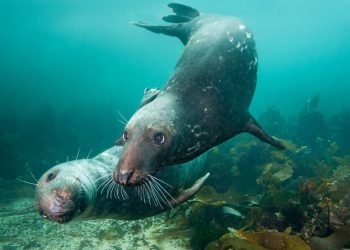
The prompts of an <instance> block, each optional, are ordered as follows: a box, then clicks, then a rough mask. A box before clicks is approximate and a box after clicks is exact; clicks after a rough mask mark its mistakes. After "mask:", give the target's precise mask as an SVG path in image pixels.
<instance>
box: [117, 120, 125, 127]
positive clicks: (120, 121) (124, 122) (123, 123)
mask: <svg viewBox="0 0 350 250" xmlns="http://www.w3.org/2000/svg"><path fill="white" fill-rule="evenodd" d="M118 122H120V123H121V124H123V125H125V126H126V123H125V122H123V121H121V120H118Z"/></svg>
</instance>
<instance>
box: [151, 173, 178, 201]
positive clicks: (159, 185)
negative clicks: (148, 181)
mask: <svg viewBox="0 0 350 250" xmlns="http://www.w3.org/2000/svg"><path fill="white" fill-rule="evenodd" d="M153 180H154V184H156V185H157V186H158V187H159V188H161V189H162V190H163V191H164V192H165V193H166V194H167V195H168V196H169V197H170V198H171V199H172V200H173V201H176V200H175V199H174V197H173V196H172V195H171V194H170V193H169V192H168V191H167V190H166V189H165V188H164V187H163V186H162V185H161V184H160V183H158V182H157V181H156V179H153ZM169 205H170V203H169ZM170 206H171V205H170Z"/></svg>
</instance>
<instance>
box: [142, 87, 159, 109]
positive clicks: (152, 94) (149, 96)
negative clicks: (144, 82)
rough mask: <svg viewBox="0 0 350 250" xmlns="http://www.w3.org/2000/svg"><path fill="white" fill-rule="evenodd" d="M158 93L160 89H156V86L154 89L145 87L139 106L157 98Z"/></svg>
mask: <svg viewBox="0 0 350 250" xmlns="http://www.w3.org/2000/svg"><path fill="white" fill-rule="evenodd" d="M159 93H160V89H158V88H155V89H150V88H145V90H144V92H143V97H142V100H141V103H140V106H139V108H141V107H143V106H145V105H146V104H148V103H150V102H152V101H153V100H154V99H156V98H157V96H158V95H159Z"/></svg>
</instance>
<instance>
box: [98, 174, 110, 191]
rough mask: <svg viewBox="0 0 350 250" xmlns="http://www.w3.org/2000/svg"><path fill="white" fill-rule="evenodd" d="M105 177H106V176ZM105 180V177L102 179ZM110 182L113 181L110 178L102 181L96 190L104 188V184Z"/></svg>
mask: <svg viewBox="0 0 350 250" xmlns="http://www.w3.org/2000/svg"><path fill="white" fill-rule="evenodd" d="M106 177H107V176H106ZM104 178H105V177H104ZM111 180H113V178H111V179H109V178H108V179H107V180H104V181H103V182H102V183H101V184H100V185H99V186H98V188H97V190H100V188H101V187H102V186H104V185H105V184H106V183H108V182H109V181H111Z"/></svg>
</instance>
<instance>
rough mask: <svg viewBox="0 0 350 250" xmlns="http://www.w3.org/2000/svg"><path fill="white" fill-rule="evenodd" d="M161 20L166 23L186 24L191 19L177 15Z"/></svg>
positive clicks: (164, 17)
mask: <svg viewBox="0 0 350 250" xmlns="http://www.w3.org/2000/svg"><path fill="white" fill-rule="evenodd" d="M162 19H163V20H164V21H165V22H168V23H187V22H189V21H191V18H189V17H187V16H178V15H169V16H163V17H162Z"/></svg>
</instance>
